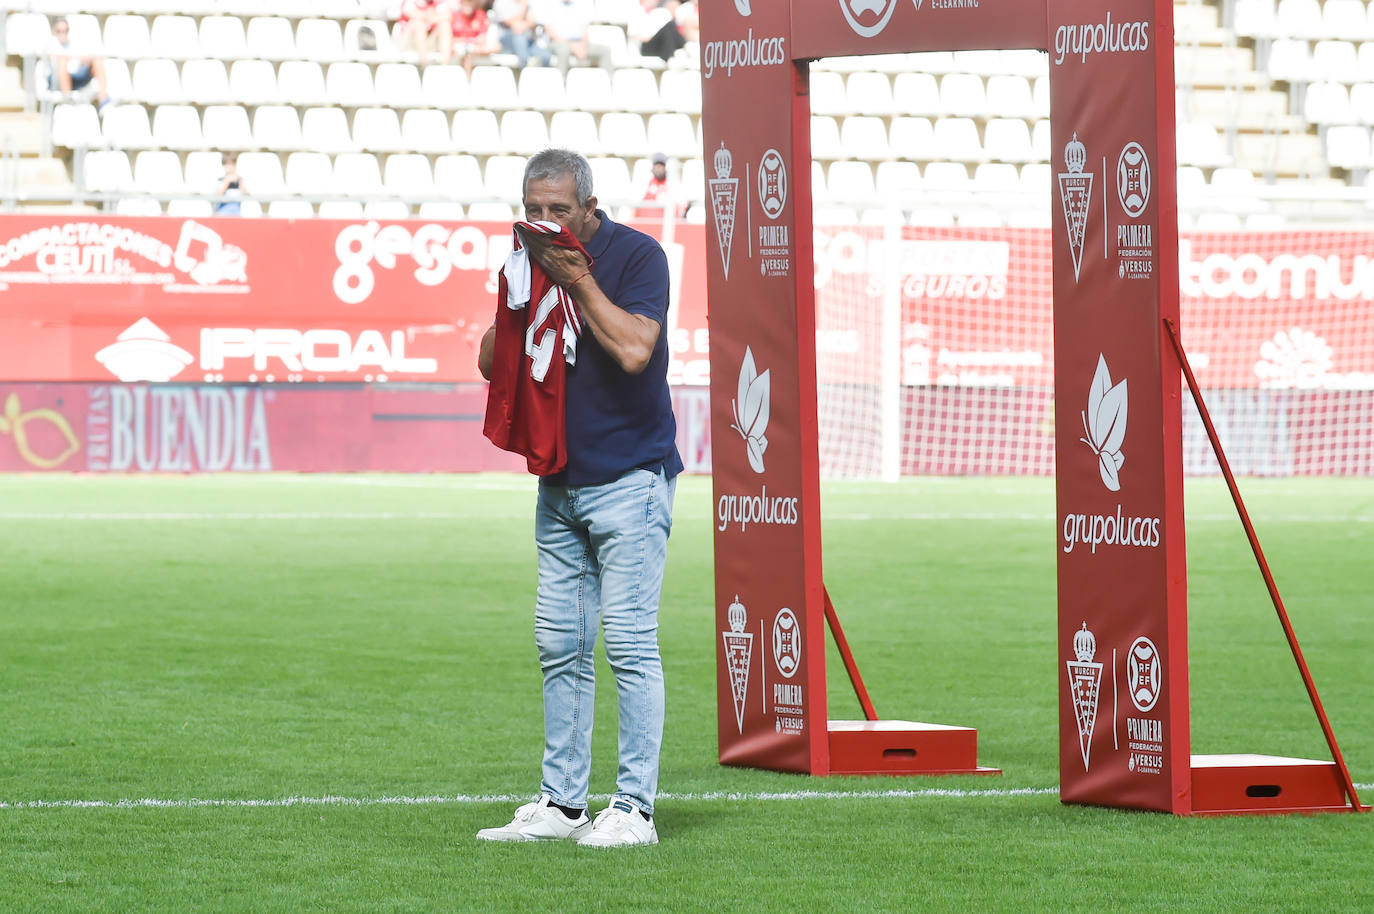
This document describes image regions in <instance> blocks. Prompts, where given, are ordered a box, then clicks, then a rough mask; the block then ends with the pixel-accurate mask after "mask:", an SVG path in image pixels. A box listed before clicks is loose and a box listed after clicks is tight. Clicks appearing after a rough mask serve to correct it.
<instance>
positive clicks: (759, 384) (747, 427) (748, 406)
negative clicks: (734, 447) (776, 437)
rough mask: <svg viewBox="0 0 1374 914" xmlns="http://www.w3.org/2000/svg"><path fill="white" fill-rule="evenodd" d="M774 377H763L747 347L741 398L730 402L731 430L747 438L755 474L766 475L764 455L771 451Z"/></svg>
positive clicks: (741, 383)
mask: <svg viewBox="0 0 1374 914" xmlns="http://www.w3.org/2000/svg"><path fill="white" fill-rule="evenodd" d="M771 384H772V378H771V377H770V376H769V374H768V370H767V369H765V370H764V372H763V373H762V374H759V371H758V368H757V367H755V365H754V351H753V350H752V349H750V348H749V347H748V346H745V347H744V361H743V362H742V363H741V364H740V366H739V396H738V397H737V398H736V399H734V400H732V401H731V402H730V406H731V409H733V410H734V414H735V424H734V425H731V426H730V427H731V428H733V429H734V430H735V431H737V432H739V433H740V436H741V437H743V438H744V443H745V448H746V452H747V453H748V455H749V465H750V466H751V467H753V468H754V472H755V473H762V472H763V452H764V451H766V450H768V438H767V436H766V435H765V433H766V432H767V431H768V409H769V405H768V401H769V388H770V386H771Z"/></svg>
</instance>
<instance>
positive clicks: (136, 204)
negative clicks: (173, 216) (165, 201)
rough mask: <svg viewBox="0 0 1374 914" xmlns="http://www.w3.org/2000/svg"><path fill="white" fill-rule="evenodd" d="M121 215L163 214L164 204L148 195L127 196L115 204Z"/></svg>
mask: <svg viewBox="0 0 1374 914" xmlns="http://www.w3.org/2000/svg"><path fill="white" fill-rule="evenodd" d="M115 212H116V213H118V214H119V215H121V216H161V215H162V204H161V203H159V202H157V201H156V200H152V199H149V198H147V197H126V198H125V199H123V200H120V201H119V202H118V203H116V204H115Z"/></svg>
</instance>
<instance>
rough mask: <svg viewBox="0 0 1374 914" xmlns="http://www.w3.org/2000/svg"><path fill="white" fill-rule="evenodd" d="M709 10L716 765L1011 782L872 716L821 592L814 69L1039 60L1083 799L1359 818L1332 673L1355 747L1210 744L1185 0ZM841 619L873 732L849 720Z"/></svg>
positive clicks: (718, 5)
mask: <svg viewBox="0 0 1374 914" xmlns="http://www.w3.org/2000/svg"><path fill="white" fill-rule="evenodd" d="M701 6H702V7H703V8H702V10H701V45H702V83H703V120H704V136H705V146H706V172H707V174H706V195H707V222H708V226H707V239H708V241H707V245H708V251H707V260H708V264H709V270H710V273H709V276H708V290H709V309H710V321H711V386H712V390H711V410H712V419H711V429H712V440H713V442H714V448H713V452H714V453H713V460H714V476H715V493H714V504H715V511H716V533H715V580H716V587H715V596H716V621H717V631H718V633H719V635H718V640H717V641H716V650H717V658H718V673H717V678H718V721H719V740H720V761H721V762H722V763H723V764H729V765H746V766H754V767H760V768H771V769H778V770H786V771H797V772H808V773H811V774H817V775H824V774H847V773H855V774H857V773H875V772H890V773H935V772H974V771H986V770H990V769H980V768H979V766H978V763H977V757H976V756H977V748H976V731H975V730H972V729H969V728H965V727H946V726H940V725H935V724H923V723H912V722H906V721H885V720H877V719H876V714H874V713H873V710H872V704H871V703H870V702H869V701H868V700H867V695H866V694H865V693H864V690H863V688H862V681H861V680H860V679H859V678H858V676H857V669H856V668H855V667H854V664H853V660H852V657H851V656H850V655H849V652H848V650H847V648H846V646H845V644H844V640H843V635H842V634H841V632H840V630H839V626H838V619H837V618H836V617H835V613H834V609H833V607H832V606H831V605H830V603H829V599H828V596H827V594H826V590H825V584H824V579H823V575H822V564H821V524H820V478H819V477H820V474H819V456H818V443H817V415H816V391H817V387H816V348H815V293H814V288H813V260H812V254H813V252H812V221H811V218H812V217H811V149H810V102H809V98H808V84H809V63H808V62H809V61H811V60H813V59H816V58H821V57H830V56H836V55H859V54H881V53H892V52H907V51H943V50H976V49H1008V48H1036V49H1042V50H1047V51H1048V56H1049V70H1050V96H1051V112H1052V114H1051V145H1052V148H1053V149H1054V150H1055V156H1054V160H1055V161H1054V163H1053V164H1054V167H1053V168H1052V172H1053V173H1054V177H1053V179H1052V180H1053V195H1052V201H1053V202H1052V206H1053V208H1054V213H1053V225H1054V230H1053V248H1054V265H1053V266H1054V270H1053V274H1054V327H1055V342H1054V359H1055V400H1056V406H1057V410H1056V413H1057V415H1058V416H1060V417H1075V418H1076V417H1078V416H1079V415H1080V414H1081V415H1082V416H1083V417H1084V423H1083V424H1080V423H1079V422H1077V421H1067V422H1061V423H1059V427H1058V429H1057V431H1056V441H1055V444H1056V448H1057V455H1058V459H1057V474H1058V480H1057V483H1058V490H1057V491H1058V495H1057V499H1058V504H1057V517H1058V519H1059V524H1058V530H1059V533H1058V536H1059V539H1060V542H1059V544H1058V548H1057V549H1056V552H1057V554H1058V562H1059V568H1058V581H1059V598H1058V599H1059V627H1058V638H1057V643H1058V645H1059V662H1058V670H1059V707H1060V724H1059V737H1060V739H1059V742H1060V783H1061V797H1062V799H1063V800H1064V801H1065V802H1071V803H1085V804H1094V805H1103V806H1118V807H1132V808H1139V809H1153V810H1163V811H1167V812H1173V813H1176V814H1192V813H1219V812H1249V811H1279V810H1290V809H1305V810H1307V809H1340V808H1347V809H1350V808H1359V804H1358V800H1357V799H1356V797H1355V792H1354V787H1353V785H1352V784H1351V783H1350V778H1349V773H1348V772H1347V771H1346V768H1345V765H1344V762H1343V761H1342V760H1341V759H1340V754H1339V750H1338V748H1337V747H1336V744H1335V740H1334V737H1332V736H1331V734H1330V728H1329V726H1328V725H1327V724H1326V721H1325V716H1324V715H1323V714H1321V712H1320V703H1319V702H1318V701H1317V699H1316V692H1315V690H1313V689H1310V691H1311V695H1312V697H1313V701H1314V705H1316V706H1317V708H1318V714H1319V717H1320V718H1321V720H1322V724H1323V728H1324V730H1325V732H1326V734H1327V737H1328V743H1329V745H1330V747H1331V749H1332V754H1333V757H1334V761H1322V762H1319V761H1311V760H1303V759H1283V758H1275V757H1271V756H1260V755H1247V756H1194V755H1192V754H1191V746H1190V735H1189V700H1188V644H1187V636H1188V626H1187V579H1186V572H1185V544H1184V525H1183V472H1182V435H1181V408H1182V393H1183V390H1182V382H1181V379H1180V371H1179V369H1180V367H1181V364H1182V363H1181V359H1182V350H1181V349H1178V348H1176V346H1175V343H1176V337H1174V336H1173V334H1174V333H1176V327H1177V322H1178V313H1179V308H1178V232H1177V223H1178V220H1177V199H1176V191H1175V174H1176V164H1175V146H1174V131H1175V126H1174V69H1173V68H1174V40H1173V37H1174V36H1173V0H1113V2H1111V3H1106V4H1103V3H1102V2H1101V0H1048V2H1037V0H790V2H788V0H701ZM1127 407H1129V409H1128V408H1127ZM1127 420H1129V421H1127ZM1085 441H1087V442H1088V443H1087V444H1086V445H1085V443H1084V442H1085ZM1125 455H1129V458H1130V459H1129V461H1125V460H1124V457H1125ZM1238 504H1239V502H1238ZM1242 513H1243V510H1242ZM1257 554H1258V550H1257ZM1275 597H1276V598H1277V594H1276V593H1275ZM1276 606H1278V607H1279V610H1280V616H1281V617H1283V613H1282V608H1281V604H1279V603H1278V601H1277V599H1276ZM827 622H829V624H830V625H831V627H832V631H833V632H834V634H835V636H836V640H837V642H838V644H839V646H840V649H841V654H842V656H843V657H844V658H845V662H846V666H847V667H848V668H849V670H850V673H851V677H852V678H853V679H854V682H855V686H856V689H857V691H858V692H859V695H860V700H861V703H862V704H863V705H864V708H865V713H866V716H867V717H868V718H869V719H868V720H865V721H835V720H830V719H829V716H828V713H827V707H826V672H825V630H826V626H827ZM1285 623H1286V620H1285ZM1285 629H1286V631H1288V632H1289V634H1290V643H1291V644H1292V646H1293V648H1294V653H1295V656H1297V657H1298V659H1299V665H1300V667H1302V669H1303V674H1304V677H1305V680H1306V681H1307V682H1308V683H1309V687H1310V678H1309V677H1307V676H1306V669H1305V666H1303V665H1302V663H1301V654H1300V652H1298V650H1297V645H1296V641H1295V640H1293V639H1292V638H1291V630H1289V629H1288V628H1287V626H1286V624H1285Z"/></svg>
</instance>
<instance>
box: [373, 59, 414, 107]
mask: <svg viewBox="0 0 1374 914" xmlns="http://www.w3.org/2000/svg"><path fill="white" fill-rule="evenodd" d="M375 90H376V103H377V104H379V105H388V106H390V107H393V108H412V107H419V106H422V105H424V104H425V98H424V88H423V86H422V85H421V83H420V70H419V68H417V67H416V66H415V65H414V64H410V63H384V64H380V65H378V67H377V73H376V86H375Z"/></svg>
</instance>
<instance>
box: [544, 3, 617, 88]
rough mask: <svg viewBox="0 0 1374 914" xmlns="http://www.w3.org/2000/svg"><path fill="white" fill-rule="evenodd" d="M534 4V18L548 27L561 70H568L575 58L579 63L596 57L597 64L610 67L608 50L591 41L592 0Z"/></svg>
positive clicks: (548, 34)
mask: <svg viewBox="0 0 1374 914" xmlns="http://www.w3.org/2000/svg"><path fill="white" fill-rule="evenodd" d="M534 3H535V6H534V9H533V11H534V18H535V20H536V21H538V22H539V24H540V25H542V26H543V27H544V34H545V35H547V36H548V39H549V48H550V50H552V51H553V53H554V56H556V57H557V58H558V68H559V69H560V70H562V71H563V72H564V73H567V72H568V67H569V66H571V65H572V62H573V61H574V60H576V61H577V63H578V64H579V65H582V64H588V63H591V58H592V57H593V56H595V58H596V65H597V66H600V67H603V68H605V69H610V54H609V53H608V52H607V50H606V49H605V48H601V47H594V46H590V45H589V44H588V42H587V26H589V25H591V23H592V0H534Z"/></svg>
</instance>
